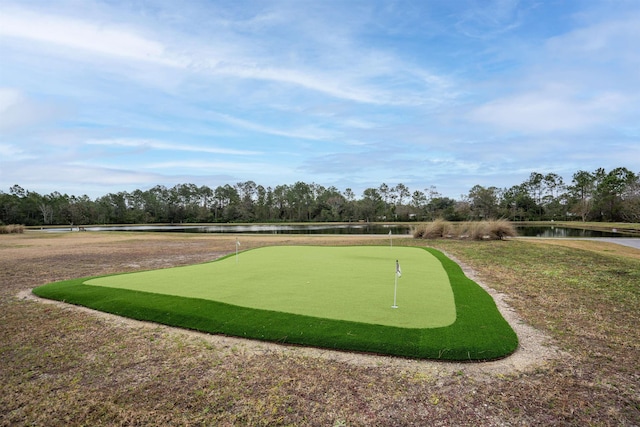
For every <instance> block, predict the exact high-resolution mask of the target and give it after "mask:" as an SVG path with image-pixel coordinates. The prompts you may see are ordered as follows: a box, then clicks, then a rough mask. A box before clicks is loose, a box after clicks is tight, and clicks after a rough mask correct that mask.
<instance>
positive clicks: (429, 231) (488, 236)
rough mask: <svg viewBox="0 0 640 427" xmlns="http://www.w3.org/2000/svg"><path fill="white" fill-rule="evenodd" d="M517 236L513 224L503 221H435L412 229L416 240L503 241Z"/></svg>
mask: <svg viewBox="0 0 640 427" xmlns="http://www.w3.org/2000/svg"><path fill="white" fill-rule="evenodd" d="M517 235H518V233H517V232H516V229H515V227H514V226H513V224H511V222H509V221H507V220H505V219H499V220H491V221H467V222H457V223H453V222H449V221H446V220H443V219H437V220H435V221H433V222H427V223H423V224H419V225H418V226H416V227H415V228H414V229H413V237H414V238H416V239H442V238H450V239H468V240H504V239H506V238H508V237H515V236H517Z"/></svg>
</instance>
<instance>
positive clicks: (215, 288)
mask: <svg viewBox="0 0 640 427" xmlns="http://www.w3.org/2000/svg"><path fill="white" fill-rule="evenodd" d="M396 260H399V262H400V265H401V269H402V272H403V274H402V275H401V277H399V278H398V279H397V282H396ZM85 284H88V285H96V286H105V287H112V288H120V289H129V290H136V291H143V292H152V293H158V294H166V295H175V296H181V297H188V298H201V299H206V300H212V301H218V302H224V303H228V304H233V305H238V306H242V307H248V308H256V309H263V310H270V311H279V312H285V313H293V314H302V315H307V316H314V317H322V318H327V319H335V320H349V321H354V322H364V323H371V324H378V325H386V326H399V327H405V328H432V327H440V326H448V325H450V324H452V323H453V322H454V321H455V319H456V310H455V302H454V299H453V291H452V290H451V285H450V283H449V277H448V276H447V273H446V271H445V270H444V268H443V267H442V264H441V263H440V261H438V259H437V258H435V257H434V256H433V255H431V254H430V253H429V252H426V251H424V250H422V249H420V248H412V247H395V248H389V247H385V246H344V247H326V246H302V247H300V246H298V247H296V246H274V247H266V248H259V249H253V250H249V251H245V252H243V253H241V254H240V255H239V256H238V257H235V256H233V257H227V258H225V259H222V260H219V261H216V262H211V263H205V264H198V265H191V266H186V267H177V268H170V269H163V270H154V271H145V272H138V273H130V274H121V275H115V276H108V277H101V278H96V279H91V280H88V281H86V282H85ZM396 284H397V285H398V286H397V289H396ZM394 293H395V299H396V304H397V306H398V308H397V309H393V308H391V306H392V305H393V303H394Z"/></svg>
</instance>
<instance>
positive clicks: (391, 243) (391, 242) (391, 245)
mask: <svg viewBox="0 0 640 427" xmlns="http://www.w3.org/2000/svg"><path fill="white" fill-rule="evenodd" d="M389 248H393V237H391V230H389Z"/></svg>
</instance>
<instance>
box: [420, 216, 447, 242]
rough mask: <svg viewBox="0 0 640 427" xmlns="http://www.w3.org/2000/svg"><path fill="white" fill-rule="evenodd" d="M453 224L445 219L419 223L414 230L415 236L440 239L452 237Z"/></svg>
mask: <svg viewBox="0 0 640 427" xmlns="http://www.w3.org/2000/svg"><path fill="white" fill-rule="evenodd" d="M452 232H453V225H452V224H451V223H450V222H449V221H446V220H444V219H436V220H435V221H433V222H429V223H426V224H420V225H418V226H417V227H416V228H415V229H414V231H413V237H415V238H420V239H440V238H443V237H452Z"/></svg>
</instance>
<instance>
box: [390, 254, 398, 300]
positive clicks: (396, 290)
mask: <svg viewBox="0 0 640 427" xmlns="http://www.w3.org/2000/svg"><path fill="white" fill-rule="evenodd" d="M394 276H395V283H394V285H393V305H392V306H391V308H398V305H397V304H396V294H397V293H398V277H400V263H399V262H398V260H396V274H394Z"/></svg>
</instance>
